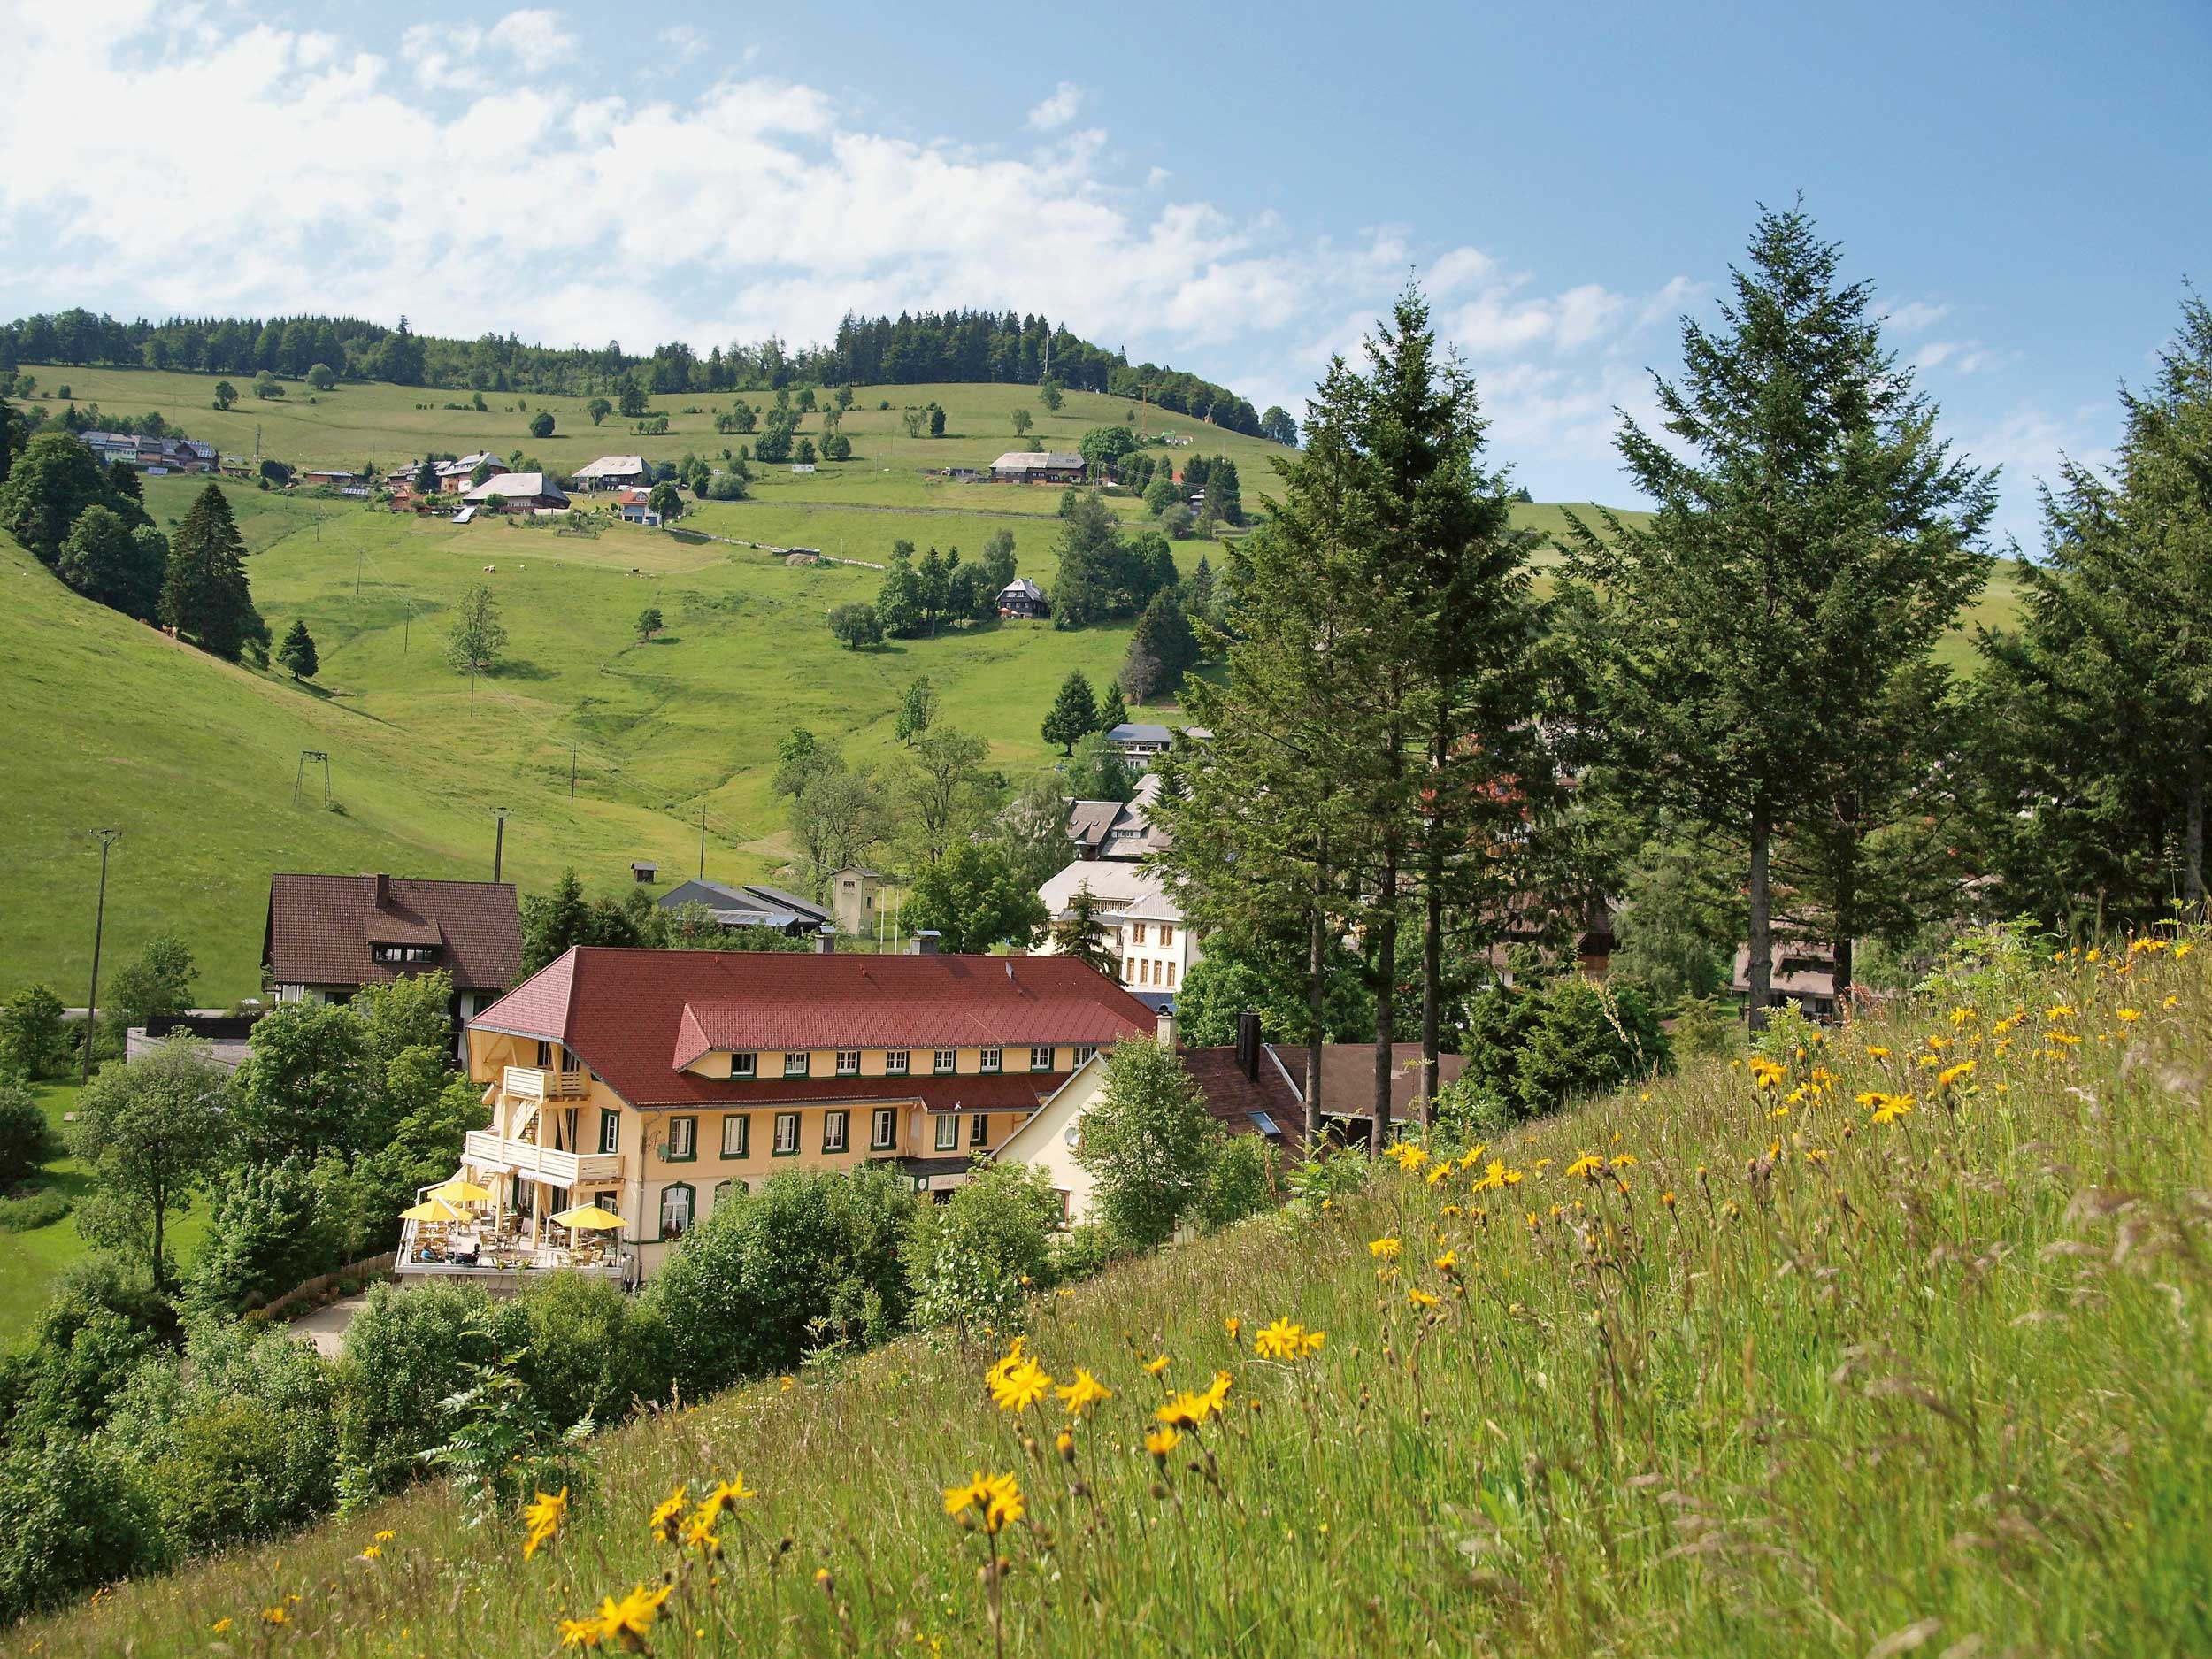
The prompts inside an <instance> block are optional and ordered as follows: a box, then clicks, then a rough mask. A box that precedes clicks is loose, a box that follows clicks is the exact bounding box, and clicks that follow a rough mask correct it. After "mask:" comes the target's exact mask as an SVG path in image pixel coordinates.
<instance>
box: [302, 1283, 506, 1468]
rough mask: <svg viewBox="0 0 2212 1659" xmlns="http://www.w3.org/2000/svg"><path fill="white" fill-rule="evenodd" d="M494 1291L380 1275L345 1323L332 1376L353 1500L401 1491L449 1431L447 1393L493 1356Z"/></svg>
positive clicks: (340, 1459)
mask: <svg viewBox="0 0 2212 1659" xmlns="http://www.w3.org/2000/svg"><path fill="white" fill-rule="evenodd" d="M490 1312H491V1308H490V1298H488V1296H486V1295H485V1294H484V1293H483V1292H482V1291H480V1290H479V1289H477V1288H476V1287H475V1286H472V1285H467V1286H462V1285H454V1286H449V1285H430V1286H423V1287H422V1288H421V1289H419V1290H407V1291H401V1290H396V1289H394V1288H393V1287H391V1286H388V1285H379V1286H376V1288H375V1289H373V1290H372V1291H371V1292H370V1293H369V1299H368V1301H367V1302H365V1304H363V1306H362V1309H361V1311H360V1312H359V1313H357V1314H356V1315H354V1317H353V1323H352V1324H351V1325H349V1326H347V1328H346V1340H345V1346H344V1348H342V1350H341V1351H340V1354H339V1356H338V1362H337V1364H336V1365H335V1366H334V1368H333V1371H332V1377H331V1386H332V1394H331V1411H332V1417H333V1420H334V1429H335V1432H336V1440H337V1467H338V1484H339V1490H340V1493H341V1495H342V1498H343V1500H344V1501H345V1502H347V1503H348V1504H349V1505H350V1504H354V1503H358V1502H364V1501H365V1500H366V1499H368V1498H370V1497H373V1496H374V1495H376V1494H379V1493H384V1492H391V1491H396V1489H398V1488H399V1487H400V1486H404V1485H406V1484H407V1482H408V1480H409V1479H411V1478H412V1477H413V1476H414V1475H415V1474H416V1473H417V1472H418V1471H419V1467H420V1460H421V1456H422V1454H423V1453H424V1452H425V1451H426V1450H427V1449H428V1448H430V1447H431V1446H433V1445H434V1444H436V1443H437V1441H438V1440H439V1439H440V1438H442V1427H443V1425H442V1418H441V1415H440V1410H439V1404H440V1402H442V1401H444V1400H447V1399H449V1398H450V1397H451V1396H452V1395H453V1394H456V1393H457V1392H459V1391H460V1390H461V1389H463V1388H465V1387H466V1386H468V1384H469V1382H470V1380H471V1378H472V1368H474V1367H476V1366H480V1365H484V1364H488V1363H490V1362H491V1360H492V1357H493V1355H494V1352H495V1344H494V1343H493V1341H492V1339H491V1337H490V1334H489V1315H490Z"/></svg>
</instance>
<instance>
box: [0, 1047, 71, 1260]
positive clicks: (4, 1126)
mask: <svg viewBox="0 0 2212 1659" xmlns="http://www.w3.org/2000/svg"><path fill="white" fill-rule="evenodd" d="M61 1154H62V1144H61V1137H60V1136H59V1135H58V1134H57V1133H55V1132H54V1126H53V1125H51V1124H50V1123H49V1122H47V1121H46V1113H45V1111H44V1110H42V1108H41V1107H40V1106H39V1103H38V1096H37V1095H35V1094H32V1093H31V1090H30V1087H29V1086H28V1085H27V1084H26V1083H24V1082H23V1081H22V1080H21V1079H19V1078H15V1077H12V1076H10V1075H8V1074H7V1073H6V1072H4V1071H0V1189H4V1188H6V1187H13V1186H14V1185H16V1183H18V1182H19V1181H24V1180H27V1179H30V1177H31V1176H32V1175H33V1174H34V1173H35V1171H37V1169H38V1166H39V1165H40V1164H45V1163H49V1162H50V1161H51V1160H53V1159H55V1158H58V1157H59V1156H61ZM5 1225H9V1224H8V1223H6V1222H4V1221H0V1226H5ZM30 1225H34V1226H43V1225H45V1224H44V1223H43V1222H34V1223H31V1224H30Z"/></svg>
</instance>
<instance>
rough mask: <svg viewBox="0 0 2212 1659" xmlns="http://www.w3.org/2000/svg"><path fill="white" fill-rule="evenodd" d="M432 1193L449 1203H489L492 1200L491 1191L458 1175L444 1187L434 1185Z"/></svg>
mask: <svg viewBox="0 0 2212 1659" xmlns="http://www.w3.org/2000/svg"><path fill="white" fill-rule="evenodd" d="M430 1195H431V1196H432V1197H433V1198H442V1199H443V1200H445V1202H447V1203H449V1204H488V1203H490V1202H492V1195H491V1194H489V1193H488V1192H486V1191H485V1190H484V1189H483V1188H482V1187H479V1186H478V1185H477V1184H476V1183H475V1182H474V1181H472V1180H468V1179H465V1178H464V1177H462V1176H458V1175H457V1176H455V1177H454V1178H453V1179H451V1180H449V1181H448V1182H446V1184H445V1185H444V1186H442V1187H432V1188H431V1189H430Z"/></svg>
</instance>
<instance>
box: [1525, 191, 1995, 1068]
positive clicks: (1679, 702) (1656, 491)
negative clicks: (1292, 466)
mask: <svg viewBox="0 0 2212 1659" xmlns="http://www.w3.org/2000/svg"><path fill="white" fill-rule="evenodd" d="M1839 264H1840V259H1839V252H1838V250H1837V248H1836V246H1835V245H1834V244H1833V243H1828V242H1821V241H1819V240H1818V239H1817V237H1816V235H1815V234H1814V229H1813V225H1812V221H1811V220H1810V219H1809V218H1808V217H1807V216H1806V215H1805V213H1804V212H1803V211H1801V210H1796V209H1793V210H1792V211H1788V212H1773V211H1767V212H1763V213H1762V214H1761V215H1760V217H1759V220H1758V224H1757V226H1756V227H1755V230H1754V232H1753V234H1752V239H1751V246H1750V258H1749V262H1748V265H1747V267H1746V268H1744V269H1740V270H1739V271H1737V272H1736V273H1735V274H1734V278H1733V283H1732V296H1731V297H1730V298H1729V299H1728V300H1725V301H1724V302H1723V303H1722V304H1721V307H1720V311H1721V319H1722V323H1723V327H1722V329H1721V330H1720V331H1719V332H1709V331H1708V330H1707V329H1706V328H1704V327H1702V326H1700V325H1699V324H1698V323H1697V322H1696V321H1695V320H1694V319H1684V322H1683V326H1682V345H1683V357H1684V360H1685V364H1686V373H1685V375H1684V378H1683V380H1681V381H1680V382H1678V383H1676V382H1670V381H1667V380H1655V388H1656V391H1657V394H1658V398H1659V403H1660V406H1661V408H1662V409H1663V411H1664V412H1665V415H1666V427H1667V431H1668V433H1669V434H1671V441H1670V442H1662V441H1661V440H1660V439H1658V438H1655V437H1654V436H1652V435H1651V434H1648V433H1646V432H1645V431H1644V430H1643V429H1642V427H1640V426H1638V425H1637V424H1636V423H1635V422H1634V421H1632V420H1629V421H1624V423H1623V426H1622V429H1621V433H1620V436H1619V438H1618V440H1617V443H1618V447H1619V449H1620V451H1621V454H1622V457H1623V458H1624V461H1625V462H1626V463H1627V466H1628V472H1629V475H1630V477H1631V478H1632V479H1633V480H1635V482H1636V485H1637V487H1638V489H1639V490H1640V493H1641V494H1643V495H1647V496H1648V497H1650V498H1651V499H1653V500H1654V501H1655V502H1657V503H1659V507H1658V512H1657V515H1656V518H1655V522H1654V523H1653V524H1652V525H1651V526H1650V527H1649V528H1648V529H1640V528H1635V527H1632V526H1628V525H1626V524H1624V523H1623V522H1621V521H1620V520H1618V519H1617V518H1614V517H1613V516H1612V515H1610V514H1603V515H1601V527H1598V528H1594V527H1592V526H1587V525H1585V524H1584V523H1583V522H1582V521H1581V520H1580V519H1578V518H1574V516H1573V515H1570V524H1571V538H1570V541H1569V543H1568V547H1567V552H1568V567H1569V572H1570V574H1571V578H1572V579H1573V580H1572V582H1571V585H1570V588H1569V592H1568V599H1569V605H1570V611H1571V615H1572V616H1573V617H1574V618H1576V633H1577V635H1578V644H1579V646H1580V647H1581V651H1580V652H1579V655H1580V656H1582V657H1584V658H1585V659H1586V660H1588V661H1590V662H1592V663H1594V664H1596V679H1597V685H1598V690H1599V695H1600V700H1601V703H1602V705H1603V707H1604V710H1605V730H1604V736H1605V738H1606V740H1607V741H1609V743H1611V744H1612V745H1613V746H1614V748H1615V750H1616V752H1617V754H1620V755H1622V756H1624V757H1633V764H1638V765H1640V768H1641V782H1642V784H1643V785H1644V786H1645V787H1647V788H1649V789H1650V790H1652V791H1653V792H1655V794H1656V795H1657V796H1658V797H1659V801H1660V803H1662V804H1667V805H1672V806H1674V807H1676V808H1677V809H1678V810H1681V811H1682V812H1683V813H1684V814H1685V815H1686V816H1687V817H1688V818H1692V819H1694V820H1695V821H1698V822H1701V823H1703V824H1706V825H1708V826H1711V827H1713V828H1716V829H1725V830H1727V831H1729V832H1730V833H1735V834H1740V835H1742V836H1743V837H1744V838H1745V840H1746V841H1747V843H1748V850H1749V869H1748V871H1747V886H1748V893H1749V905H1748V908H1749V911H1750V915H1749V926H1748V928H1747V933H1748V935H1749V942H1750V950H1751V957H1750V974H1751V1021H1752V1025H1753V1026H1754V1027H1755V1028H1758V1027H1761V1026H1763V1025H1764V1024H1765V1020H1766V1010H1767V1009H1768V1007H1769V1006H1770V1003H1771V1002H1772V1000H1773V995H1772V990H1771V979H1770V975H1771V956H1772V941H1773V930H1772V921H1773V915H1774V902H1773V893H1772V873H1773V872H1772V856H1773V850H1774V845H1775V840H1776V836H1777V834H1778V833H1786V832H1787V830H1788V829H1789V828H1790V826H1792V825H1793V824H1795V825H1797V826H1799V827H1800V828H1801V830H1802V831H1803V832H1805V833H1813V832H1814V831H1815V830H1816V826H1819V825H1820V824H1821V821H1822V820H1823V819H1824V818H1829V819H1832V821H1833V822H1834V823H1835V824H1837V825H1838V826H1840V827H1839V829H1838V830H1837V831H1836V832H1835V833H1832V834H1829V835H1828V836H1827V839H1828V841H1829V845H1828V847H1827V848H1826V849H1824V856H1821V857H1820V858H1818V859H1817V860H1815V861H1813V862H1814V863H1815V864H1817V866H1818V867H1819V868H1820V870H1821V872H1822V874H1821V877H1820V879H1821V880H1822V881H1823V882H1824V886H1825V888H1826V891H1825V893H1824V895H1823V898H1824V907H1825V908H1826V909H1827V910H1828V911H1829V915H1828V918H1827V924H1826V925H1827V928H1828V930H1829V932H1830V934H1831V937H1832V939H1833V941H1834V943H1835V947H1836V951H1837V963H1836V968H1837V972H1836V981H1837V988H1838V992H1839V995H1840V994H1842V993H1844V992H1845V991H1847V987H1848V986H1849V982H1850V979H1851V943H1852V941H1851V935H1852V933H1854V932H1855V928H1856V926H1858V925H1859V922H1860V917H1859V914H1858V912H1859V909H1860V905H1861V899H1862V895H1861V894H1860V893H1859V891H1858V887H1859V884H1860V882H1861V881H1862V879H1863V878H1864V876H1865V874H1866V864H1865V858H1864V848H1865V839H1866V836H1867V834H1868V833H1869V832H1870V831H1872V830H1874V829H1876V828H1878V824H1877V823H1876V822H1874V821H1873V820H1872V819H1871V818H1870V816H1869V814H1870V810H1876V809H1878V807H1879V806H1880V805H1881V803H1882V799H1883V797H1884V796H1885V795H1886V793H1887V792H1886V789H1885V788H1884V787H1883V785H1882V783H1881V780H1880V778H1879V775H1878V774H1879V773H1880V772H1882V771H1883V770H1885V769H1886V768H1887V767H1888V766H1890V765H1891V764H1892V763H1893V759H1894V751H1893V745H1894V743H1895V741H1896V733H1895V731H1894V729H1893V722H1894V721H1895V720H1896V719H1897V718H1903V717H1906V716H1909V714H1910V713H1911V711H1912V710H1911V704H1912V702H1913V696H1914V694H1909V693H1905V692H1904V688H1905V687H1906V685H1907V682H1908V681H1909V680H1911V679H1913V678H1914V677H1916V676H1924V675H1926V673H1927V672H1928V661H1929V656H1930V653H1931V651H1932V648H1933V647H1934V645H1935V643H1936V642H1937V641H1938V640H1939V639H1940V638H1941V637H1942V635H1943V634H1946V633H1947V632H1948V631H1949V629H1950V628H1951V626H1952V625H1953V623H1954V621H1955V618H1957V616H1958V613H1959V611H1960V610H1961V609H1962V607H1963V606H1964V605H1965V604H1966V603H1968V602H1970V600H1971V599H1972V598H1973V597H1974V595H1976V594H1978V592H1979V591H1980V589H1981V587H1982V584H1983V581H1984V580H1985V567H1986V563H1987V561H1986V560H1985V558H1984V557H1982V555H1981V554H1980V552H1979V551H1978V542H1979V540H1980V537H1981V534H1982V531H1983V528H1984V526H1985V525H1986V523H1987V521H1988V518H1989V515H1990V513H1991V511H1993V506H1994V499H1995V498H1994V491H1993V481H1992V479H1991V476H1990V475H1989V474H1987V473H1985V472H1977V471H1975V470H1973V469H1972V468H1970V467H1969V466H1968V465H1965V464H1964V463H1963V462H1962V461H1960V460H1957V459H1955V458H1954V457H1952V456H1951V455H1950V453H1949V449H1948V445H1947V443H1945V442H1942V441H1941V440H1939V439H1938V438H1937V437H1936V435H1935V418H1936V411H1935V409H1934V407H1933V405H1932V404H1931V403H1929V402H1928V401H1927V399H1926V398H1925V397H1924V396H1921V395H1919V394H1918V393H1917V392H1916V391H1915V390H1914V388H1913V377H1912V373H1911V372H1910V371H1909V369H1905V368H1901V367H1900V366H1899V365H1898V364H1897V362H1896V359H1895V358H1894V357H1893V356H1892V355H1891V354H1890V353H1889V352H1887V351H1886V350H1885V349H1883V347H1882V343H1881V331H1880V327H1879V325H1878V322H1877V321H1876V320H1875V319H1874V318H1873V317H1872V315H1871V314H1870V307H1871V303H1872V298H1873V295H1872V290H1871V288H1870V287H1869V285H1867V284H1866V283H1863V282H1858V283H1852V284H1849V285H1843V284H1841V283H1839V280H1838V274H1837V273H1838V268H1839ZM1901 693H1902V694H1903V695H1901ZM1823 833H1825V832H1823Z"/></svg>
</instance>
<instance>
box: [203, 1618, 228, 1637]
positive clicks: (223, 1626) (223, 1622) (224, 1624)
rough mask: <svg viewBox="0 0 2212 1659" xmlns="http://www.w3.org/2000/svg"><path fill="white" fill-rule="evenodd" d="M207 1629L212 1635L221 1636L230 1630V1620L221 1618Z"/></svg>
mask: <svg viewBox="0 0 2212 1659" xmlns="http://www.w3.org/2000/svg"><path fill="white" fill-rule="evenodd" d="M207 1628H208V1630H209V1632H211V1634H213V1635H217V1636H219V1635H221V1634H222V1633H223V1632H225V1631H227V1630H228V1629H229V1628H230V1620H229V1619H228V1618H227V1617H225V1618H219V1619H217V1620H216V1621H215V1622H214V1623H213V1624H210V1625H209V1626H208V1627H207Z"/></svg>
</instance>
